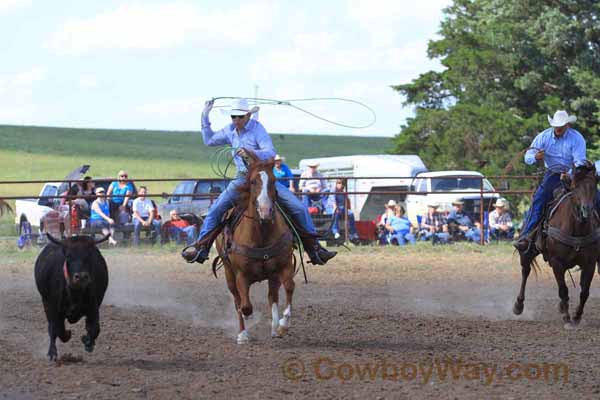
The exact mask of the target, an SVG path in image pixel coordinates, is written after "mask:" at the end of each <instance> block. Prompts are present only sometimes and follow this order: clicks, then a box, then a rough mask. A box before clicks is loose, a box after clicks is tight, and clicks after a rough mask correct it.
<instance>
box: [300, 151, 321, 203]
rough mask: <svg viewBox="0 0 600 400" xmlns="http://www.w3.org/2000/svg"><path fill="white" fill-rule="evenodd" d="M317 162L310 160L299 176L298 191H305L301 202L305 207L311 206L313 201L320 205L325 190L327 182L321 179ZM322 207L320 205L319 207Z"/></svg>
mask: <svg viewBox="0 0 600 400" xmlns="http://www.w3.org/2000/svg"><path fill="white" fill-rule="evenodd" d="M317 168H319V163H318V162H311V163H309V164H308V168H307V169H306V170H305V171H304V172H302V174H301V175H300V178H306V179H301V180H300V191H301V192H303V193H307V194H305V195H303V196H302V202H303V203H304V206H305V207H306V208H308V207H311V206H312V204H313V203H317V204H319V205H321V200H322V197H321V196H322V193H323V192H325V191H326V190H327V184H326V183H325V180H324V179H323V175H321V173H320V172H319V171H318V170H317ZM320 208H322V205H321V207H320Z"/></svg>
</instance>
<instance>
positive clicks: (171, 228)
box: [165, 210, 198, 246]
mask: <svg viewBox="0 0 600 400" xmlns="http://www.w3.org/2000/svg"><path fill="white" fill-rule="evenodd" d="M169 216H170V217H171V220H170V221H168V222H167V223H166V224H165V225H167V228H168V232H169V237H171V238H174V239H175V243H177V244H181V239H182V237H183V236H185V238H186V242H187V244H188V246H190V245H192V244H194V242H195V241H196V237H197V236H198V235H197V234H196V227H195V226H194V225H192V224H190V223H189V222H188V221H186V220H185V219H182V218H181V217H180V216H179V213H178V212H177V210H171V212H170V213H169Z"/></svg>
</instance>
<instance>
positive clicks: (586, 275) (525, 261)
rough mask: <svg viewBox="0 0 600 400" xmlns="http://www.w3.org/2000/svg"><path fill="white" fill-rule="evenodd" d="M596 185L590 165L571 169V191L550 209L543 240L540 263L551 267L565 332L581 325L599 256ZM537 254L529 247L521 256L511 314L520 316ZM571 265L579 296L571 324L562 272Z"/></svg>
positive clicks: (599, 235) (594, 170) (594, 169)
mask: <svg viewBox="0 0 600 400" xmlns="http://www.w3.org/2000/svg"><path fill="white" fill-rule="evenodd" d="M596 184H597V178H596V168H595V166H594V164H593V163H591V162H588V161H586V163H585V165H583V166H579V167H577V168H576V169H575V173H574V176H573V178H572V181H571V184H570V189H571V190H570V191H568V192H567V193H566V194H564V195H562V197H561V198H560V199H559V200H558V201H557V203H556V204H555V205H553V207H552V208H551V211H550V214H549V217H548V222H547V227H546V237H545V238H544V239H543V240H544V244H543V250H542V252H543V253H544V259H546V260H548V263H549V264H550V266H551V267H552V271H553V272H554V277H555V278H556V282H557V284H558V296H559V297H560V303H559V306H558V310H559V312H560V313H561V314H563V321H564V322H565V327H566V328H568V327H572V326H573V325H577V324H578V323H579V322H580V321H581V316H582V315H583V308H584V306H585V302H586V301H587V299H588V296H589V294H590V285H591V283H592V279H593V278H594V272H595V266H596V261H597V260H598V256H599V254H600V219H599V216H598V214H597V212H596V210H595V207H594V200H595V196H596ZM538 254H539V250H538V249H537V248H536V246H535V245H532V246H530V250H529V251H528V252H526V253H524V254H521V273H522V281H521V290H520V291H519V295H518V296H517V300H516V302H515V304H514V306H513V312H514V313H515V314H517V315H519V314H521V313H522V312H523V308H524V301H525V285H526V284H527V277H528V276H529V273H530V272H531V269H532V267H533V268H534V270H535V269H537V268H539V267H538V265H537V264H536V261H535V257H536V256H537V255H538ZM575 265H579V267H580V268H581V276H580V281H579V285H580V286H581V293H580V296H579V305H578V306H577V310H576V311H575V315H574V316H573V319H572V320H571V316H570V315H569V289H568V288H567V284H566V282H565V272H566V271H567V270H568V269H570V268H573V267H574V266H575Z"/></svg>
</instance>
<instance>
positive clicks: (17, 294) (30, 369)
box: [0, 244, 600, 400]
mask: <svg viewBox="0 0 600 400" xmlns="http://www.w3.org/2000/svg"><path fill="white" fill-rule="evenodd" d="M0 251H2V252H0V255H2V259H1V260H0V399H19V400H25V399H87V398H91V399H169V400H174V399H209V398H210V399H214V398H219V399H220V398H223V399H225V398H227V399H230V398H244V399H281V398H299V399H304V398H307V399H308V398H310V399H315V398H316V399H326V398H361V399H362V398H372V399H413V398H435V399H438V398H442V399H446V398H451V399H454V398H456V399H465V398H466V399H481V398H489V399H494V398H497V399H522V398H533V397H535V398H536V399H556V398H567V397H568V398H570V399H575V398H590V399H591V398H599V397H600V380H599V379H598V372H597V371H599V370H600V368H599V367H600V357H599V356H600V350H599V348H598V347H599V345H600V301H599V298H600V291H599V290H598V289H596V288H597V287H599V286H598V284H596V285H594V284H592V287H593V288H592V293H591V297H590V300H589V301H588V303H587V307H586V313H585V314H584V323H583V324H582V326H581V327H580V328H578V329H575V330H566V329H565V328H564V327H563V324H562V321H561V319H560V317H559V314H558V311H557V306H558V297H557V290H556V285H555V283H554V279H553V277H552V274H551V271H550V270H549V269H548V268H546V267H545V268H544V271H543V273H542V274H541V275H540V276H538V278H537V279H536V278H535V277H533V276H532V278H531V279H530V281H529V286H528V297H527V299H526V303H525V312H524V314H523V315H522V316H520V317H515V316H513V315H512V312H511V307H512V304H513V302H514V298H515V296H516V293H517V290H518V285H519V282H520V269H519V267H518V265H517V264H518V260H517V258H516V257H515V256H513V254H512V251H511V249H510V247H509V246H498V245H491V246H487V247H485V248H481V247H479V246H468V245H464V246H463V245H456V246H449V247H445V248H442V247H436V248H432V247H431V246H429V245H426V244H420V245H419V246H417V247H416V248H403V249H400V248H385V249H380V248H359V249H353V251H352V252H348V251H347V250H344V249H342V253H341V254H340V255H339V256H338V257H337V258H336V259H335V260H334V261H333V262H331V265H328V266H326V267H312V266H309V267H308V274H309V280H310V283H309V284H307V285H306V284H304V283H303V281H302V277H301V274H300V275H298V276H297V279H296V283H297V286H296V293H295V304H294V309H293V316H292V328H291V330H290V332H289V335H288V336H286V337H284V338H280V339H271V337H270V310H269V309H268V306H267V302H266V286H265V284H257V285H254V286H253V287H252V302H253V305H254V310H255V314H254V316H253V318H252V322H251V324H252V327H251V328H250V331H249V332H250V335H251V342H250V344H248V345H244V346H240V345H237V344H236V343H235V340H234V338H235V334H236V330H237V322H236V320H235V316H234V313H233V303H232V300H231V296H230V294H229V292H228V291H227V289H226V286H225V281H224V278H223V276H222V274H221V276H220V278H219V279H218V280H216V279H214V277H213V276H212V274H211V272H210V268H209V267H207V266H203V265H199V264H196V265H187V264H185V263H184V262H183V261H182V260H181V259H180V258H179V256H178V254H177V252H176V249H175V248H172V249H161V250H155V249H136V250H126V249H110V250H105V251H104V254H105V256H106V258H107V261H108V264H109V268H110V274H111V275H110V280H111V282H110V286H109V289H108V293H107V297H106V299H105V303H104V305H103V306H102V309H101V320H102V321H101V323H102V332H101V334H100V337H99V339H98V342H97V346H96V350H95V351H94V353H91V354H88V353H85V351H84V350H83V346H82V345H81V342H80V341H79V340H78V339H79V337H80V336H81V335H82V334H83V332H84V324H83V322H82V321H80V322H79V323H78V324H76V325H74V326H71V329H72V330H73V339H74V340H73V339H72V340H71V342H69V343H67V344H63V343H58V351H59V357H62V360H61V361H60V362H58V363H50V362H49V361H48V360H47V359H46V352H47V348H48V338H47V334H46V322H45V318H44V315H43V310H42V306H41V301H40V299H39V295H38V293H37V291H36V290H35V286H34V282H33V277H32V275H33V262H34V260H35V256H36V254H37V249H32V250H28V251H25V252H15V251H12V250H11V251H8V250H6V249H4V251H3V249H2V248H0ZM573 277H574V278H575V280H576V281H577V280H578V278H579V273H574V274H573ZM569 288H570V292H571V299H572V300H571V309H574V307H575V305H576V302H577V300H578V298H579V296H578V293H579V290H578V289H574V288H573V286H572V284H571V283H570V279H569ZM282 294H283V293H282ZM282 297H283V296H282Z"/></svg>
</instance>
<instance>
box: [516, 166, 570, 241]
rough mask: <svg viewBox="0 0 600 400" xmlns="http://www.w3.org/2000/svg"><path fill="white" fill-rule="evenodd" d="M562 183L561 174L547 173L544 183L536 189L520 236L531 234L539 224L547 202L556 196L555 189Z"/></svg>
mask: <svg viewBox="0 0 600 400" xmlns="http://www.w3.org/2000/svg"><path fill="white" fill-rule="evenodd" d="M559 185H560V174H554V173H550V172H548V173H546V174H544V178H543V180H542V183H541V184H540V186H539V187H538V188H537V190H536V191H535V194H534V195H533V201H532V202H531V207H530V208H529V212H528V213H527V219H526V220H525V222H524V223H523V229H522V230H521V234H520V235H519V236H520V237H525V236H526V235H527V234H529V233H530V232H531V231H532V230H533V228H534V227H535V226H536V225H537V223H538V222H539V221H540V218H542V213H543V212H544V208H545V207H546V204H548V202H549V201H550V200H552V198H553V197H554V190H555V189H556V188H557V187H558V186H559Z"/></svg>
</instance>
